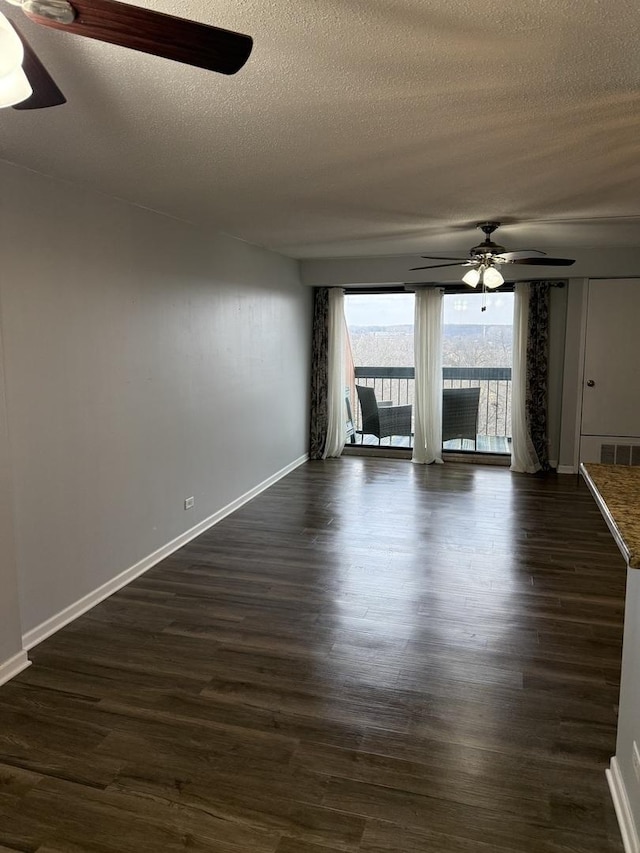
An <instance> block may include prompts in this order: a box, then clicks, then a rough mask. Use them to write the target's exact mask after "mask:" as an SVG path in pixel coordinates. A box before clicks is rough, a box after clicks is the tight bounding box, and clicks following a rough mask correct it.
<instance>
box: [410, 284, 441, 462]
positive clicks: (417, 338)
mask: <svg viewBox="0 0 640 853" xmlns="http://www.w3.org/2000/svg"><path fill="white" fill-rule="evenodd" d="M442 310H443V301H442V290H441V289H440V288H439V287H437V288H436V287H431V288H426V287H424V288H418V289H417V290H416V303H415V327H414V350H415V351H414V361H415V419H414V423H415V427H414V431H415V435H414V438H413V456H412V457H411V458H412V461H413V462H418V463H422V464H426V465H429V464H431V463H432V462H438V463H441V462H442Z"/></svg>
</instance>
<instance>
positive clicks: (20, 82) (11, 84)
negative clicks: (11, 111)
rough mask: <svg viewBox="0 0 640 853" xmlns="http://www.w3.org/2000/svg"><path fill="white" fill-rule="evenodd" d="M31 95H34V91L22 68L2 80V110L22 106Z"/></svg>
mask: <svg viewBox="0 0 640 853" xmlns="http://www.w3.org/2000/svg"><path fill="white" fill-rule="evenodd" d="M31 95H33V89H32V88H31V85H30V83H29V81H28V80H27V75H26V74H25V73H24V71H23V70H22V68H20V66H18V68H16V70H15V71H14V72H13V74H5V76H4V77H1V78H0V109H2V108H3V107H13V106H14V105H15V104H21V103H22V102H23V101H26V100H27V98H30V97H31Z"/></svg>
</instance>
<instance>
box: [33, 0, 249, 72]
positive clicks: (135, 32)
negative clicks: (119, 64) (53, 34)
mask: <svg viewBox="0 0 640 853" xmlns="http://www.w3.org/2000/svg"><path fill="white" fill-rule="evenodd" d="M72 6H73V8H74V9H75V11H76V19H75V20H74V21H72V22H71V23H70V24H61V23H58V22H57V21H52V20H49V19H48V18H43V17H41V16H40V15H35V14H33V12H27V11H26V10H25V14H27V15H28V17H29V18H31V20H33V21H35V22H36V23H38V24H42V25H43V26H45V27H52V28H53V29H56V30H64V31H65V32H69V33H75V34H76V35H80V36H86V37H87V38H92V39H97V40H98V41H105V42H108V43H109V44H118V45H121V46H122V47H129V48H131V49H132V50H139V51H142V52H143V53H151V54H153V55H154V56H163V57H165V58H166V59H172V60H174V61H175V62H184V63H186V64H187V65H195V66H196V67H198V68H205V69H207V70H208V71H217V72H219V73H220V74H235V73H236V71H239V70H240V69H241V68H242V66H243V65H244V64H245V62H246V61H247V59H248V58H249V54H250V53H251V48H252V47H253V39H252V38H251V37H250V36H246V35H243V34H242V33H236V32H232V31H231V30H222V29H219V28H218V27H212V26H209V25H207V24H200V23H197V22H196V21H187V20H185V19H184V18H176V17H174V16H173V15H166V14H165V13H163V12H154V11H153V10H151V9H141V8H139V7H138V6H130V5H128V4H126V3H119V2H117V1H116V0H73V2H72Z"/></svg>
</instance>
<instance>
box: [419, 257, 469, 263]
mask: <svg viewBox="0 0 640 853" xmlns="http://www.w3.org/2000/svg"><path fill="white" fill-rule="evenodd" d="M420 257H421V258H426V259H427V260H430V261H459V262H461V263H462V262H463V261H468V260H469V258H452V257H451V255H420Z"/></svg>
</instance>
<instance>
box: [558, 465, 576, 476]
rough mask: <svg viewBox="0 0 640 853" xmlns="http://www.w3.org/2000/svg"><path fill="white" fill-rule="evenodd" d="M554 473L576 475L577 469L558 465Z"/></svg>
mask: <svg viewBox="0 0 640 853" xmlns="http://www.w3.org/2000/svg"><path fill="white" fill-rule="evenodd" d="M556 472H557V473H558V474H577V473H578V469H577V468H574V467H573V465H558V467H557V468H556Z"/></svg>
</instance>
